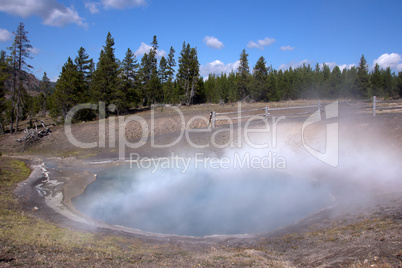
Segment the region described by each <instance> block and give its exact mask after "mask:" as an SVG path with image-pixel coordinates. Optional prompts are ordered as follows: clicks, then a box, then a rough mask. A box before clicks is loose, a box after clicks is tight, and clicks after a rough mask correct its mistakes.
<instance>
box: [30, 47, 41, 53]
mask: <svg viewBox="0 0 402 268" xmlns="http://www.w3.org/2000/svg"><path fill="white" fill-rule="evenodd" d="M29 52H31V53H32V54H34V55H38V54H39V52H40V49H39V48H36V47H31V48H30V49H29Z"/></svg>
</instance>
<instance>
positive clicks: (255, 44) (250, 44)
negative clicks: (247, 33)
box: [247, 37, 276, 49]
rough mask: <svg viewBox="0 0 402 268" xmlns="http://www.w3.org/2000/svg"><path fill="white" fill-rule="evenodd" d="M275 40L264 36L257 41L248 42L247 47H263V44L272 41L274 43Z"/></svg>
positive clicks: (270, 43)
mask: <svg viewBox="0 0 402 268" xmlns="http://www.w3.org/2000/svg"><path fill="white" fill-rule="evenodd" d="M275 41H276V40H275V39H274V38H269V37H265V38H264V39H262V40H258V41H257V43H256V42H254V41H250V42H248V44H247V47H248V48H259V49H264V47H265V46H269V45H272V44H273V43H275Z"/></svg>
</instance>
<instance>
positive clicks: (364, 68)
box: [0, 23, 402, 132]
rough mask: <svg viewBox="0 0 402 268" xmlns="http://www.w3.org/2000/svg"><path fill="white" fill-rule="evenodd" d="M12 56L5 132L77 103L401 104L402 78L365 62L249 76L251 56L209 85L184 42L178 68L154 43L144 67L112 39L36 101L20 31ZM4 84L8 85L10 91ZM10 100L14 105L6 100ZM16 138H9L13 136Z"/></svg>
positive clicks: (45, 85)
mask: <svg viewBox="0 0 402 268" xmlns="http://www.w3.org/2000/svg"><path fill="white" fill-rule="evenodd" d="M14 35H15V39H14V43H13V45H12V46H11V47H10V48H9V50H10V55H8V56H7V54H6V52H4V51H2V52H1V58H0V100H1V103H0V109H1V110H0V115H1V117H0V123H1V124H0V127H1V129H0V130H1V132H4V130H5V129H4V126H5V125H8V124H10V125H11V128H10V129H13V122H16V124H17V127H16V129H17V128H18V121H19V120H21V119H25V118H27V117H28V116H31V117H32V116H33V115H36V114H37V113H38V112H42V113H43V114H45V113H46V112H47V111H50V114H51V115H52V116H53V117H59V116H61V118H65V116H66V115H67V113H68V111H69V110H70V109H71V108H72V107H74V106H75V105H77V104H80V103H88V102H92V103H98V102H100V101H102V102H105V104H106V106H107V105H109V104H114V105H115V107H116V110H115V113H117V114H124V113H127V112H128V111H129V110H130V109H131V108H135V107H142V106H149V105H152V104H156V103H158V104H163V103H165V104H184V105H191V104H195V103H207V102H212V103H227V102H237V101H280V100H286V99H300V98H303V99H316V98H320V99H324V98H325V99H328V98H329V99H334V98H358V99H360V98H370V97H371V96H373V95H376V96H378V97H384V98H399V97H400V96H401V95H402V72H399V73H398V75H396V74H395V73H393V72H392V71H391V69H390V68H387V69H386V70H384V69H381V68H380V67H379V65H378V64H377V65H375V67H374V69H373V70H372V71H369V70H368V64H367V62H366V59H365V58H364V56H363V55H362V57H361V59H360V62H359V65H358V66H357V67H351V68H350V69H346V68H345V69H343V70H341V69H340V68H339V67H338V66H335V67H334V68H333V69H332V70H331V69H330V67H329V66H328V65H325V64H322V65H319V64H318V63H317V64H316V65H315V66H314V68H313V67H311V66H310V65H303V66H301V67H298V68H294V69H293V68H291V67H290V68H289V69H287V70H275V69H273V68H272V67H268V66H267V62H266V60H265V59H264V57H260V58H259V59H258V61H257V63H256V64H255V66H254V67H253V69H251V70H250V67H249V64H248V54H247V53H246V50H243V51H242V52H241V54H240V59H239V62H240V64H239V67H238V68H237V70H235V71H233V72H231V73H229V74H225V73H222V74H221V75H215V74H210V75H209V76H208V77H207V78H204V77H201V76H200V73H199V66H200V64H199V62H198V55H197V49H196V48H193V47H191V46H190V44H186V42H183V46H182V48H181V51H180V54H179V55H178V60H177V63H176V59H175V53H176V51H175V50H174V48H173V47H171V48H170V51H169V54H168V55H167V56H166V57H164V56H162V57H160V58H159V60H158V57H157V53H158V41H157V37H156V36H154V37H153V41H152V43H151V48H150V50H149V52H148V53H145V54H144V55H143V56H142V58H141V59H140V61H139V60H138V59H137V58H136V55H135V54H134V53H133V52H132V50H131V49H130V48H128V49H127V52H126V53H125V57H124V58H123V59H122V60H119V59H117V58H116V56H115V49H114V45H115V43H114V39H113V37H112V35H111V34H110V33H108V35H107V37H106V42H105V45H104V46H103V49H102V51H101V52H100V55H99V59H98V62H97V64H96V65H95V64H94V61H93V59H90V58H89V56H88V54H87V53H86V51H85V49H84V48H83V47H81V48H80V49H79V50H78V54H77V55H76V57H75V58H74V59H72V58H71V57H69V58H68V59H67V61H66V63H65V64H64V66H63V67H62V71H61V73H60V76H59V79H58V80H57V82H56V84H55V86H54V87H53V86H52V84H51V83H50V81H49V79H48V77H47V75H46V73H44V75H43V78H42V81H41V83H40V86H39V87H40V90H41V93H40V94H39V95H38V96H36V97H31V96H29V95H28V94H27V93H26V91H27V88H26V86H24V85H26V83H25V84H24V83H23V82H24V81H22V80H23V77H24V76H23V75H21V73H22V72H24V71H27V70H29V69H30V68H32V66H30V65H28V64H27V62H26V59H29V58H31V57H30V54H29V53H30V48H31V46H30V45H29V40H28V38H27V32H26V31H25V30H24V25H23V24H22V23H21V24H20V25H19V26H18V29H17V31H16V32H15V33H14ZM5 81H9V82H8V83H5ZM6 93H7V94H8V95H9V96H10V98H8V99H6V98H5V97H4V96H5V94H6ZM96 116H97V115H96V114H94V112H93V111H85V110H84V111H81V112H80V113H79V114H78V115H77V119H79V120H90V119H92V118H94V117H96ZM11 132H12V131H11Z"/></svg>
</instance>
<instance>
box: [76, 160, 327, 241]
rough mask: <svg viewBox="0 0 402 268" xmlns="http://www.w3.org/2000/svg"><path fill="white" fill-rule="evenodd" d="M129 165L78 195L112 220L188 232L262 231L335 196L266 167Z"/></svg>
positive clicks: (81, 203)
mask: <svg viewBox="0 0 402 268" xmlns="http://www.w3.org/2000/svg"><path fill="white" fill-rule="evenodd" d="M181 172H182V171H180V170H174V169H161V170H158V171H157V172H155V173H152V171H151V170H147V169H138V168H137V169H134V168H130V166H129V165H127V166H120V167H114V168H109V169H107V170H105V171H104V172H102V173H101V174H98V176H97V179H96V181H95V182H93V183H92V184H90V185H88V187H87V188H86V190H85V191H84V193H83V194H82V195H81V196H78V197H77V198H75V199H74V200H73V204H74V206H75V207H76V208H77V209H78V210H80V211H81V212H82V213H84V214H86V215H88V216H90V217H92V218H94V219H97V220H101V221H104V222H106V223H109V224H115V225H122V226H126V227H131V228H135V229H140V230H143V231H148V232H154V233H162V234H176V235H187V236H207V235H215V234H219V235H230V234H252V233H264V232H268V231H271V230H273V229H276V228H278V227H281V226H284V225H287V224H291V223H293V222H295V221H297V220H299V219H301V218H303V217H305V216H307V215H309V214H311V213H313V212H315V211H317V210H319V209H322V208H324V207H327V206H328V205H330V203H331V199H330V194H329V190H328V189H327V187H325V185H323V184H320V183H318V182H314V181H312V180H310V179H306V178H303V177H301V176H294V175H290V174H288V173H284V172H278V171H274V170H267V169H262V170H260V169H257V170H255V169H238V170H211V169H206V168H197V169H192V170H187V171H186V172H185V173H184V174H182V173H181Z"/></svg>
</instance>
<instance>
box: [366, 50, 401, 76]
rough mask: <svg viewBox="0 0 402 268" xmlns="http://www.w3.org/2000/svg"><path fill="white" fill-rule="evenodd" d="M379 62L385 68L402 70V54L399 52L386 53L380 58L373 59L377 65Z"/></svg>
mask: <svg viewBox="0 0 402 268" xmlns="http://www.w3.org/2000/svg"><path fill="white" fill-rule="evenodd" d="M377 63H378V65H380V67H381V68H383V69H386V68H388V67H390V68H391V69H392V70H397V71H398V72H402V55H400V54H398V53H391V54H388V53H384V54H382V55H381V56H380V57H379V58H378V59H375V60H374V61H373V65H376V64H377Z"/></svg>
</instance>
